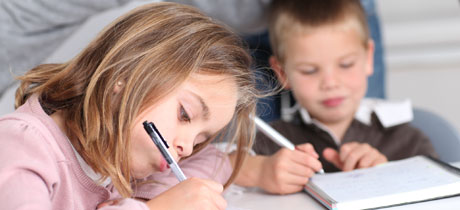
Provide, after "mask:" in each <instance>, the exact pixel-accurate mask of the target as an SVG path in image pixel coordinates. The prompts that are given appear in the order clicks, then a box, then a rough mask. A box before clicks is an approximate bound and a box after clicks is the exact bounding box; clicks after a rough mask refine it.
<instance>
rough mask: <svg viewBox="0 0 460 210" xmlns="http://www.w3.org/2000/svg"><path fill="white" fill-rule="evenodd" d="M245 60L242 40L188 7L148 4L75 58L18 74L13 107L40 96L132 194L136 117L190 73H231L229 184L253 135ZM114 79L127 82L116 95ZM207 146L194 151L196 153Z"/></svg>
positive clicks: (76, 141)
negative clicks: (233, 152)
mask: <svg viewBox="0 0 460 210" xmlns="http://www.w3.org/2000/svg"><path fill="white" fill-rule="evenodd" d="M250 63H251V58H250V56H249V55H248V53H247V50H246V48H245V47H244V45H243V42H242V41H241V39H240V38H239V37H238V36H237V35H236V34H234V33H232V32H231V31H230V30H228V29H227V28H225V27H223V26H221V25H219V24H218V23H216V22H215V21H213V20H212V19H211V18H209V17H207V16H205V15H203V14H202V13H200V12H199V11H198V10H196V9H194V8H192V7H189V6H185V5H180V4H175V3H153V4H148V5H145V6H142V7H139V8H137V9H135V10H133V11H131V12H129V13H128V14H126V15H124V16H122V17H120V18H118V19H117V20H116V21H114V22H113V23H112V24H111V25H109V26H108V27H106V28H105V29H104V30H103V31H102V32H101V33H100V34H99V35H98V37H96V39H94V40H93V41H92V42H91V43H90V44H89V45H88V46H87V47H86V48H85V49H84V50H83V51H82V52H81V53H80V54H79V55H78V56H76V57H75V58H73V59H72V60H70V61H68V62H66V63H63V64H44V65H40V66H38V67H36V68H34V69H32V70H30V71H29V72H27V73H26V74H25V75H24V76H22V77H19V79H20V80H21V85H20V87H19V88H18V90H17V92H16V103H15V106H16V107H18V106H20V105H22V104H24V103H25V101H26V100H27V99H28V98H29V97H30V96H31V95H33V94H37V95H38V96H39V100H40V104H41V105H42V107H43V109H44V110H45V112H47V114H52V113H54V112H56V111H59V112H61V113H62V116H63V117H64V119H65V127H66V129H67V130H66V131H65V133H66V135H67V136H68V137H69V139H70V141H71V142H72V145H73V146H74V147H75V149H76V150H77V151H78V153H79V154H81V156H82V157H83V158H84V160H85V161H86V162H87V163H88V164H89V165H90V166H91V168H93V169H94V170H95V171H96V172H97V173H100V174H101V175H102V176H103V178H106V177H110V178H111V180H112V182H113V184H114V185H115V187H116V188H117V190H118V191H119V192H120V193H121V195H123V196H125V197H129V196H131V195H132V193H133V190H132V188H131V183H130V181H131V180H132V177H131V172H130V167H129V160H128V159H129V156H130V154H129V147H130V144H129V143H130V141H129V137H130V130H131V129H132V127H133V126H134V125H133V121H134V120H135V118H136V116H138V114H140V113H141V112H142V111H143V110H144V109H145V108H147V107H148V106H149V105H152V104H154V103H156V102H157V101H159V99H160V98H161V97H164V96H166V95H168V94H169V93H171V92H172V91H173V90H174V89H175V88H177V87H178V86H179V85H180V84H181V83H182V82H184V81H185V80H186V79H187V78H189V77H190V76H191V75H192V74H193V73H203V74H214V75H228V76H230V77H232V79H233V80H234V81H235V82H236V84H237V85H236V86H237V87H238V93H237V94H238V102H237V107H236V110H235V115H234V116H233V119H232V122H231V123H230V125H233V126H234V127H232V128H231V129H229V128H228V127H229V126H227V129H223V131H222V132H226V130H227V131H228V130H232V131H234V135H230V136H232V141H236V142H237V144H238V156H237V161H236V162H237V164H236V167H235V170H234V172H233V174H232V175H231V177H230V179H229V180H228V181H227V183H226V186H228V185H229V183H231V182H232V181H233V179H234V178H235V176H236V174H237V173H238V171H239V167H240V166H241V164H242V161H243V159H244V155H245V154H246V151H247V150H248V148H249V147H250V145H251V144H252V140H253V138H254V130H255V129H254V125H253V121H252V120H251V119H250V118H249V116H250V115H252V114H254V111H255V105H256V100H257V97H258V94H257V92H256V89H255V87H254V78H253V74H252V72H251V70H250ZM118 81H122V82H123V84H124V85H123V87H122V90H121V91H120V92H119V93H117V94H114V88H115V86H116V85H117V82H118ZM216 91H218V90H216ZM222 132H221V133H222ZM217 136H224V135H217ZM227 136H228V135H227ZM208 143H209V141H207V142H205V143H202V144H199V145H197V146H195V148H194V153H196V151H197V150H199V149H201V148H203V147H204V146H205V145H206V144H208Z"/></svg>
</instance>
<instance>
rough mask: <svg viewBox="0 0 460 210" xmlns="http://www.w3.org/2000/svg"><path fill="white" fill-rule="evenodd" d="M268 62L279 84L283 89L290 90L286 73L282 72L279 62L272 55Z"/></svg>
mask: <svg viewBox="0 0 460 210" xmlns="http://www.w3.org/2000/svg"><path fill="white" fill-rule="evenodd" d="M269 62H270V66H271V68H272V69H273V71H274V72H275V73H276V77H278V81H279V82H280V84H281V85H282V86H283V87H284V88H285V89H290V87H289V82H288V79H287V76H286V73H285V72H284V69H283V67H281V63H280V62H279V60H278V59H277V58H276V57H275V56H273V55H272V56H270V59H269Z"/></svg>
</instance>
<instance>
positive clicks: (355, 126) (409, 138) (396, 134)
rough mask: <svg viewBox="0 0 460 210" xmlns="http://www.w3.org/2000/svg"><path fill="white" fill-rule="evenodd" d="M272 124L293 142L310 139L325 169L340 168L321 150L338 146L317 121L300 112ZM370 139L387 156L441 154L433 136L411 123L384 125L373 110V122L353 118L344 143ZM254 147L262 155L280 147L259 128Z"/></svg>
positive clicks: (329, 170) (435, 155) (396, 157)
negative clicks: (429, 136)
mask: <svg viewBox="0 0 460 210" xmlns="http://www.w3.org/2000/svg"><path fill="white" fill-rule="evenodd" d="M271 125H272V127H273V128H274V129H276V130H277V131H278V132H280V133H281V134H282V135H283V136H285V137H286V138H287V139H289V140H290V141H291V142H292V143H293V144H295V145H297V144H303V143H307V142H309V143H311V144H312V145H313V146H314V148H315V150H316V152H317V153H318V155H319V156H320V158H319V160H320V161H321V163H322V164H323V168H324V170H325V171H326V172H334V171H339V169H337V168H336V167H335V166H334V165H333V164H332V163H330V162H328V161H326V160H325V159H324V158H323V156H322V152H323V150H324V149H325V148H326V147H331V148H335V149H338V148H339V146H338V145H337V143H335V141H334V139H333V137H332V136H331V135H330V134H329V133H328V132H326V131H324V130H322V129H321V128H319V127H318V126H316V125H315V124H306V123H304V122H303V121H302V118H301V117H300V114H299V113H297V114H296V115H295V116H294V119H293V120H292V121H291V122H284V121H281V120H279V121H275V122H273V123H271ZM353 141H355V142H360V143H368V144H369V145H371V146H372V147H374V148H376V149H378V150H379V151H380V152H381V153H382V154H384V155H385V156H386V157H387V158H388V160H399V159H404V158H408V157H412V156H415V155H427V156H432V157H438V155H437V154H436V152H435V150H434V147H433V146H432V145H431V142H430V140H429V139H428V137H427V136H425V135H424V134H423V133H422V132H421V131H420V130H418V129H417V128H414V127H412V126H411V125H409V124H408V123H404V124H400V125H396V126H393V127H390V128H384V127H383V126H382V125H381V124H380V122H379V120H378V118H377V116H376V115H375V114H372V121H371V125H366V124H364V123H361V122H359V121H358V120H356V119H355V120H353V121H352V123H351V125H350V127H349V128H348V129H347V131H346V133H345V135H344V137H343V139H342V141H341V144H344V143H347V142H353ZM253 148H254V151H255V152H256V153H257V154H261V155H271V154H273V153H275V152H276V151H278V150H279V149H280V147H279V146H278V145H277V144H276V143H274V142H273V141H272V140H270V139H269V138H268V137H267V136H265V135H264V134H263V133H261V132H258V133H257V136H256V141H255V143H254V147H253Z"/></svg>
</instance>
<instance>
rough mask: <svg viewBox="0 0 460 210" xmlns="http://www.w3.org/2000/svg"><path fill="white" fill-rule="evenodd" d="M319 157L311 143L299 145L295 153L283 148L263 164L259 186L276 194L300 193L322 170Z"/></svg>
mask: <svg viewBox="0 0 460 210" xmlns="http://www.w3.org/2000/svg"><path fill="white" fill-rule="evenodd" d="M318 157H319V156H318V154H317V153H316V152H315V150H314V149H313V146H312V145H311V144H309V143H306V144H301V145H297V146H296V150H294V151H292V150H289V149H286V148H282V149H280V150H279V151H278V152H277V153H275V154H274V155H272V156H270V157H267V158H265V159H264V161H263V162H262V171H261V174H260V180H259V184H258V186H259V187H261V188H263V189H264V190H265V191H267V192H270V193H276V194H288V193H295V192H299V191H301V190H302V189H303V187H304V185H305V184H306V183H307V182H308V180H309V178H310V177H312V176H313V175H314V174H315V172H316V171H319V170H320V169H321V168H322V165H321V162H320V161H319V160H318Z"/></svg>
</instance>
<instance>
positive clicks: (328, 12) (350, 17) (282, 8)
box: [269, 0, 369, 62]
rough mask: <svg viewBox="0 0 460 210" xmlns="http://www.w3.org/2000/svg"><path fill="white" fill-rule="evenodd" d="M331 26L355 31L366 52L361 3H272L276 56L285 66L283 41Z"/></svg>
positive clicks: (272, 38)
mask: <svg viewBox="0 0 460 210" xmlns="http://www.w3.org/2000/svg"><path fill="white" fill-rule="evenodd" d="M331 24H342V25H343V26H344V27H349V26H352V27H354V28H356V29H357V30H358V32H359V34H360V35H361V39H362V42H363V45H364V47H366V48H367V43H368V40H369V27H368V25H367V19H366V14H365V12H364V9H363V7H362V5H361V3H360V1H359V0H273V2H272V3H271V5H270V13H269V34H270V44H271V47H272V51H273V54H274V55H275V56H276V57H277V58H278V59H279V60H280V61H281V62H283V61H284V59H285V52H284V40H286V39H288V38H289V36H291V35H292V34H296V33H308V32H309V31H311V30H314V29H315V28H318V27H321V26H324V25H331Z"/></svg>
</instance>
